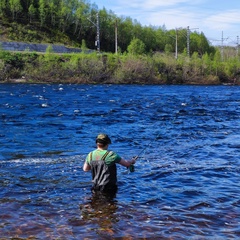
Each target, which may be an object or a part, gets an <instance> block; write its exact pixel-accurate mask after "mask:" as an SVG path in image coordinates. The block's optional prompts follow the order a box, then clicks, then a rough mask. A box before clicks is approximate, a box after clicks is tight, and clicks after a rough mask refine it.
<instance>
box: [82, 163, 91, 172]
mask: <svg viewBox="0 0 240 240" xmlns="http://www.w3.org/2000/svg"><path fill="white" fill-rule="evenodd" d="M89 170H91V166H90V165H89V164H88V163H87V162H85V163H84V165H83V171H84V172H87V171H89Z"/></svg>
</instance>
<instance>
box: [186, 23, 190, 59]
mask: <svg viewBox="0 0 240 240" xmlns="http://www.w3.org/2000/svg"><path fill="white" fill-rule="evenodd" d="M187 55H188V57H190V29H189V26H187Z"/></svg>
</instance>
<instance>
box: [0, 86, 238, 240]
mask: <svg viewBox="0 0 240 240" xmlns="http://www.w3.org/2000/svg"><path fill="white" fill-rule="evenodd" d="M239 116H240V87H238V86H141V85H58V84H49V85H44V84H40V85H36V84H1V85H0V122H1V128H0V146H1V151H0V187H1V191H0V239H2V238H3V239H6V238H7V239H10V238H19V239H20V238H21V239H125V240H126V239H224V240H225V239H238V238H240V192H239V189H240V174H239V173H240V168H239V165H240V119H239ZM101 132H104V133H107V134H109V136H110V137H111V139H112V145H111V148H110V149H111V150H114V151H116V152H117V153H118V154H119V155H120V156H122V157H124V158H125V159H130V158H132V157H133V156H136V155H138V154H140V156H139V159H138V161H137V163H136V164H135V172H133V173H130V172H129V171H128V170H127V169H126V168H124V167H122V166H120V165H119V166H118V185H119V190H118V193H117V195H116V196H115V197H114V198H112V199H104V198H103V197H102V196H98V197H96V196H92V194H91V191H90V188H91V174H90V173H89V172H83V170H82V165H83V163H84V159H85V157H86V155H87V153H88V152H89V151H91V150H93V149H94V148H95V137H96V136H97V134H98V133H101Z"/></svg>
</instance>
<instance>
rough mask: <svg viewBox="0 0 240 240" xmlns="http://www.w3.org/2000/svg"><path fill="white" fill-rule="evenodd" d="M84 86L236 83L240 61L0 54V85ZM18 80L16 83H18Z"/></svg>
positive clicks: (160, 56)
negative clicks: (59, 84)
mask: <svg viewBox="0 0 240 240" xmlns="http://www.w3.org/2000/svg"><path fill="white" fill-rule="evenodd" d="M13 79H18V80H19V79H20V80H21V81H23V80H24V81H25V82H27V83H79V84H83V83H85V84H86V83H87V84H103V83H111V84H238V85H239V84H240V62H239V61H238V60H237V59H234V58H233V59H230V60H228V61H227V62H223V61H221V59H220V58H216V57H215V58H214V59H211V58H210V57H209V56H208V55H207V54H206V55H204V56H202V57H201V58H199V57H198V55H197V54H193V55H192V57H191V58H190V59H189V58H188V57H187V56H186V55H179V57H178V59H177V60H176V59H175V58H174V56H172V55H168V54H160V53H156V54H153V55H152V56H145V55H138V56H136V55H131V54H126V55H115V54H104V55H103V54H101V55H98V54H96V53H92V54H84V53H80V54H54V53H52V52H51V51H50V50H49V51H48V52H46V53H45V54H38V53H30V52H21V53H19V52H18V53H16V52H15V53H13V52H7V51H0V82H11V81H12V80H13ZM21 81H20V82H21Z"/></svg>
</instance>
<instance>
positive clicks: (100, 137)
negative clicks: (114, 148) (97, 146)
mask: <svg viewBox="0 0 240 240" xmlns="http://www.w3.org/2000/svg"><path fill="white" fill-rule="evenodd" d="M96 143H102V144H111V143H112V142H111V139H110V138H109V137H108V135H107V134H103V133H100V134H99V135H98V136H97V138H96Z"/></svg>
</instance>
